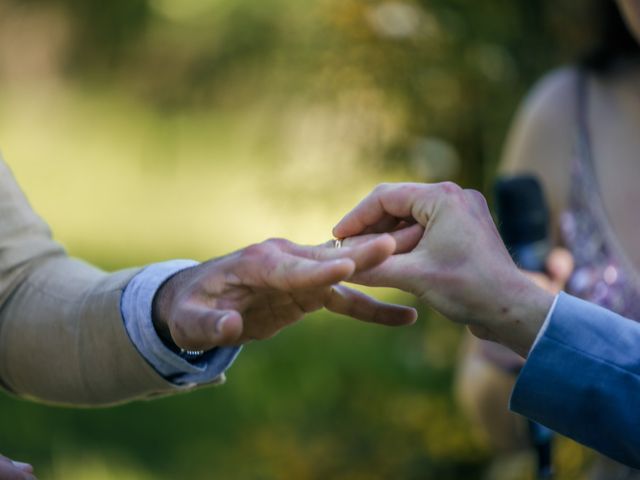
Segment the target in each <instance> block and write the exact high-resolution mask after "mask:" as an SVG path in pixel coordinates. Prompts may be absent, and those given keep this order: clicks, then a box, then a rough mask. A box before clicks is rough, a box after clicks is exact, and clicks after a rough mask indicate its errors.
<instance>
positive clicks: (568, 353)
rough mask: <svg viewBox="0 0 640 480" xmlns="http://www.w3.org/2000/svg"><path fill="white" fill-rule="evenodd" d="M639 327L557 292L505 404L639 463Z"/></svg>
mask: <svg viewBox="0 0 640 480" xmlns="http://www.w3.org/2000/svg"><path fill="white" fill-rule="evenodd" d="M638 398H640V324H639V323H637V322H634V321H632V320H629V319H628V318H624V317H622V316H620V315H617V314H615V313H613V312H610V311H608V310H605V309H604V308H601V307H599V306H597V305H594V304H591V303H588V302H585V301H583V300H580V299H578V298H575V297H572V296H570V295H567V294H564V293H561V294H560V295H559V297H558V300H557V303H556V306H555V309H554V310H553V313H552V315H551V317H550V319H549V322H548V324H547V327H546V330H545V331H544V332H543V333H542V335H541V337H540V338H539V339H538V341H537V343H536V344H535V346H534V348H533V349H532V350H531V352H530V354H529V358H528V359H527V362H526V363H525V366H524V368H523V369H522V371H521V372H520V375H519V377H518V380H517V382H516V384H515V387H514V389H513V392H512V395H511V405H510V407H511V409H512V410H513V411H515V412H517V413H520V414H522V415H524V416H526V417H529V418H531V419H532V420H535V421H536V422H538V423H541V424H543V425H545V426H547V427H549V428H551V429H553V430H555V431H557V432H559V433H561V434H563V435H566V436H568V437H570V438H573V439H574V440H576V441H578V442H580V443H582V444H584V445H587V446H588V447H591V448H593V449H595V450H598V451H599V452H601V453H603V454H605V455H607V456H609V457H611V458H613V459H615V460H617V461H619V462H622V463H624V464H626V465H629V466H631V467H633V468H640V437H639V436H638V432H640V414H639V413H638V412H639V410H638V408H637V407H638Z"/></svg>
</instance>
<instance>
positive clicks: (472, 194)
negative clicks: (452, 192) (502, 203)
mask: <svg viewBox="0 0 640 480" xmlns="http://www.w3.org/2000/svg"><path fill="white" fill-rule="evenodd" d="M464 192H465V194H466V195H467V197H468V198H469V199H470V200H472V201H473V202H475V203H477V204H478V205H479V206H486V205H487V199H486V198H485V196H484V195H483V194H482V193H480V192H479V191H478V190H474V189H472V188H468V189H466V190H465V191H464Z"/></svg>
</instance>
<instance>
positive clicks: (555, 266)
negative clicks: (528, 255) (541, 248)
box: [546, 247, 574, 290]
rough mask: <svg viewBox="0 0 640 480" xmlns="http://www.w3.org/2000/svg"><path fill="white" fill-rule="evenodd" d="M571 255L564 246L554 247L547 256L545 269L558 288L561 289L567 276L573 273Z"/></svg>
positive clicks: (567, 278)
mask: <svg viewBox="0 0 640 480" xmlns="http://www.w3.org/2000/svg"><path fill="white" fill-rule="evenodd" d="M573 268H574V261H573V255H571V252H569V250H567V249H566V248H561V247H557V248H554V249H553V250H552V251H551V253H550V254H549V256H548V257H547V262H546V269H547V273H548V274H549V277H551V280H552V281H553V283H554V284H555V285H557V287H558V289H559V290H561V289H563V288H564V286H565V285H566V283H567V281H568V280H569V277H571V274H572V273H573Z"/></svg>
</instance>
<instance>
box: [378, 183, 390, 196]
mask: <svg viewBox="0 0 640 480" xmlns="http://www.w3.org/2000/svg"><path fill="white" fill-rule="evenodd" d="M391 186H392V184H391V183H389V182H384V183H379V184H378V185H376V187H375V188H374V189H373V191H374V193H378V194H380V193H383V192H386V191H388V190H389V189H390V188H391Z"/></svg>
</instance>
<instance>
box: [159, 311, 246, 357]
mask: <svg viewBox="0 0 640 480" xmlns="http://www.w3.org/2000/svg"><path fill="white" fill-rule="evenodd" d="M242 328H243V322H242V316H241V315H240V313H238V312H237V311H235V310H218V309H213V308H208V307H206V306H203V305H188V306H186V307H185V308H183V309H182V310H181V311H180V312H179V313H178V314H177V315H176V318H175V320H174V321H173V322H172V326H171V336H172V338H173V341H174V342H175V344H176V345H177V346H178V347H180V348H184V349H185V350H209V349H211V348H214V347H221V346H229V345H234V344H235V343H236V342H237V341H238V339H239V338H240V335H241V334H242Z"/></svg>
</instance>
